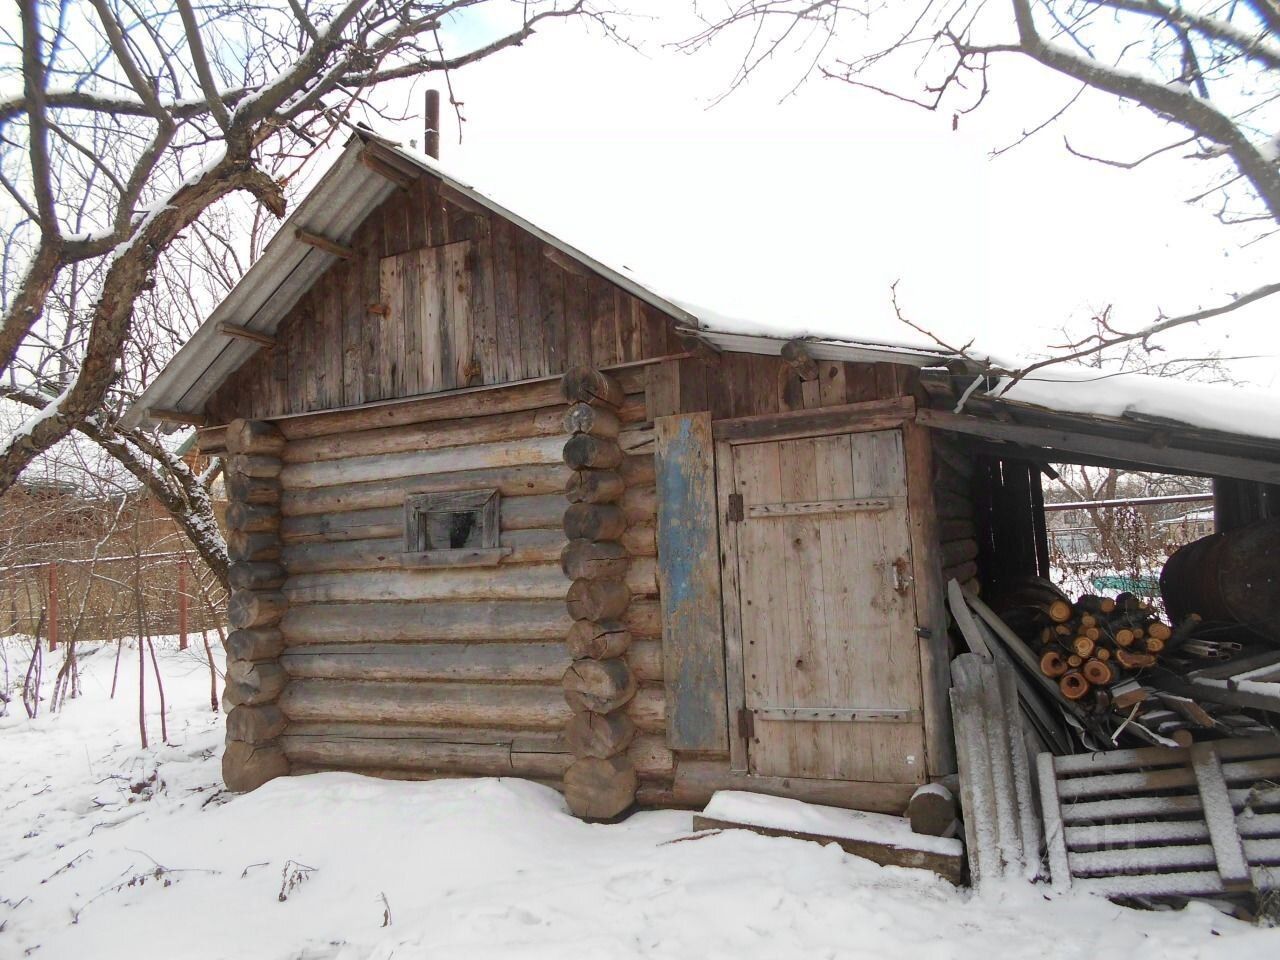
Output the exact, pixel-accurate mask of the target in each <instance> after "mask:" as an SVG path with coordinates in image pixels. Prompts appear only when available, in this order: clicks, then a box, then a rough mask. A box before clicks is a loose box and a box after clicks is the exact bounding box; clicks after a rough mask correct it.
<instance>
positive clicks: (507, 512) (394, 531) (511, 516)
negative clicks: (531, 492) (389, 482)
mask: <svg viewBox="0 0 1280 960" xmlns="http://www.w3.org/2000/svg"><path fill="white" fill-rule="evenodd" d="M404 500H405V496H401V497H400V499H399V500H398V501H397V502H396V503H395V504H394V505H393V506H389V507H375V508H373V509H368V510H349V511H338V512H334V513H318V514H306V515H302V516H292V517H285V518H284V520H283V521H282V522H281V525H280V537H281V539H282V540H283V541H284V542H286V543H306V542H313V541H317V540H324V541H330V542H341V541H347V540H373V539H380V538H389V537H393V536H398V537H400V539H401V541H402V542H403V539H404ZM564 509H565V507H564V497H562V496H560V495H558V494H550V495H548V494H542V495H538V496H529V497H521V496H517V497H506V498H504V499H503V501H502V505H501V509H500V510H499V512H498V527H499V530H501V531H505V532H509V531H512V530H530V529H543V528H545V529H559V528H560V527H561V524H562V523H563V520H564ZM499 542H501V540H499Z"/></svg>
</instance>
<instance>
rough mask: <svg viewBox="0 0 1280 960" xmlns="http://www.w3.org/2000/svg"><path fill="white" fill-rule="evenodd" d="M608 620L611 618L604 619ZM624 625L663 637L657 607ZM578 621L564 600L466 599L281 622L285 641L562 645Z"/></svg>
mask: <svg viewBox="0 0 1280 960" xmlns="http://www.w3.org/2000/svg"><path fill="white" fill-rule="evenodd" d="M605 619H608V618H605ZM621 620H622V621H623V623H625V624H626V626H627V629H629V630H630V631H631V634H632V636H633V637H656V636H660V635H661V632H662V627H661V618H660V613H659V609H658V604H657V602H655V601H641V600H637V601H636V602H635V603H632V604H631V605H630V606H628V607H627V608H626V611H625V613H624V614H623V615H622V617H621ZM572 624H573V620H572V618H570V616H569V614H568V613H567V612H566V611H565V603H564V601H563V600H467V601H438V602H434V603H430V604H420V603H413V604H408V603H385V604H377V605H372V604H365V603H352V604H341V603H335V604H300V605H296V606H293V607H290V608H289V610H288V611H287V612H286V613H285V615H284V618H283V619H282V620H281V622H280V629H281V630H282V631H283V632H284V635H285V640H286V642H287V643H288V644H289V645H290V646H292V645H295V644H306V643H361V642H379V641H406V640H458V641H462V640H557V641H561V642H562V641H563V640H564V637H565V635H566V634H567V633H568V632H569V627H570V626H572Z"/></svg>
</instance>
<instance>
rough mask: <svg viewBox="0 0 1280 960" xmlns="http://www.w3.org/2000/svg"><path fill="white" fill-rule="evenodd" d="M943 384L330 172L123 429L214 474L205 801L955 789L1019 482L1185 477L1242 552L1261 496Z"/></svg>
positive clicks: (1265, 469)
mask: <svg viewBox="0 0 1280 960" xmlns="http://www.w3.org/2000/svg"><path fill="white" fill-rule="evenodd" d="M965 363H966V361H965V360H964V358H962V357H957V356H954V355H951V354H948V353H947V352H946V351H944V350H941V349H928V348H903V347H897V346H893V345H887V344H881V343H874V342H858V341H856V340H833V339H820V338H813V337H809V338H801V337H791V338H787V337H781V336H767V335H762V334H759V333H758V332H756V333H753V332H751V331H749V330H735V329H733V328H732V325H727V326H726V325H725V324H723V323H719V324H717V323H713V322H711V321H710V320H709V319H708V318H706V317H701V316H699V315H698V314H697V313H696V311H694V310H692V309H690V308H688V307H686V306H682V305H681V304H680V303H678V302H676V301H675V300H673V299H670V298H668V297H666V296H664V295H663V294H662V293H661V292H660V291H658V290H655V289H653V288H651V287H649V286H646V285H645V284H643V283H641V282H639V281H638V280H636V279H635V278H633V277H632V276H631V275H630V274H629V273H628V272H627V271H625V270H623V269H618V268H615V267H611V266H609V265H608V264H606V263H603V262H601V261H599V260H597V259H594V258H593V257H592V256H590V255H589V254H588V253H586V252H584V251H582V250H580V249H578V248H576V247H574V246H571V245H569V244H568V243H565V242H564V241H562V240H560V239H558V238H557V237H556V236H554V235H552V234H550V233H548V232H547V231H545V230H542V229H541V228H539V227H538V226H537V225H535V224H533V223H531V222H529V221H527V220H525V219H524V218H522V217H520V216H519V215H518V214H517V213H515V212H513V211H512V210H509V209H507V208H506V207H504V206H502V205H500V204H498V203H497V202H495V201H494V200H492V199H491V198H490V197H488V196H487V195H486V194H485V193H483V192H481V191H480V190H477V189H475V188H474V187H472V186H470V185H469V184H467V183H466V182H464V181H463V180H461V179H459V178H458V177H456V176H454V175H452V174H450V173H448V172H447V171H446V170H445V168H443V167H442V166H441V165H440V164H439V163H438V162H436V161H434V160H432V159H430V158H427V157H424V156H421V155H418V154H416V153H414V152H412V151H408V150H404V149H402V148H400V147H398V146H397V145H395V144H393V143H391V142H388V141H386V140H383V139H381V138H379V137H376V136H374V135H372V134H370V133H365V132H362V133H360V134H358V135H356V136H354V137H353V138H352V139H351V141H350V142H349V143H348V144H347V145H346V147H345V149H344V150H343V152H342V153H341V155H340V156H339V157H338V159H337V160H336V162H335V163H334V164H333V166H332V168H331V169H330V170H329V171H328V172H327V173H326V174H325V175H324V176H323V178H322V179H321V180H320V181H319V182H318V184H317V185H316V186H315V188H314V189H313V190H312V191H311V192H310V194H309V195H308V196H307V197H306V198H305V199H303V200H302V202H301V203H300V204H299V205H298V207H297V208H296V210H295V211H294V212H293V213H292V215H291V216H290V217H289V219H288V221H287V222H286V223H285V224H284V225H283V226H282V227H281V229H280V230H279V232H278V233H277V235H276V236H275V238H274V239H273V240H272V241H271V242H270V244H269V245H268V246H267V248H266V250H265V251H264V253H263V255H262V256H261V258H260V259H259V260H258V261H257V263H255V264H254V265H253V267H252V268H251V269H250V270H249V271H248V273H247V274H246V275H245V277H244V278H243V279H242V280H241V282H240V283H239V284H238V285H237V286H236V287H235V288H234V290H232V292H231V293H230V294H229V295H228V296H227V298H226V299H225V300H224V301H223V302H222V303H221V304H220V305H219V306H218V307H217V308H216V309H215V310H214V311H213V312H212V313H211V314H210V316H209V317H208V318H206V319H205V321H204V322H203V323H202V325H201V326H200V328H199V330H198V331H197V332H196V333H195V334H194V335H193V337H192V338H191V340H190V341H189V342H188V343H187V344H185V345H184V346H183V347H182V348H181V350H179V351H178V352H177V354H176V356H175V357H174V359H173V360H172V362H171V363H170V364H169V365H168V366H167V367H166V368H165V369H164V370H163V371H162V372H161V373H160V374H159V375H158V376H157V378H156V379H155V380H154V382H152V383H151V384H150V386H149V387H148V388H147V390H146V391H145V393H144V394H143V396H142V397H141V398H140V400H139V401H138V403H137V404H136V405H135V406H134V407H133V408H132V410H131V411H130V412H129V413H128V415H127V418H126V420H127V423H129V424H137V423H143V422H151V423H170V424H172V423H182V424H196V425H198V426H199V427H200V430H199V445H200V449H201V451H202V453H206V454H212V455H219V456H224V457H225V458H226V461H225V462H226V475H225V476H226V486H227V492H228V498H229V500H230V503H229V506H228V510H227V527H228V536H227V539H228V548H229V551H230V554H231V557H232V560H233V566H232V569H231V574H230V579H231V584H232V587H233V592H232V594H231V598H230V602H229V609H228V618H229V621H230V624H231V626H232V628H233V632H232V633H231V634H230V635H229V637H228V639H227V643H226V646H227V656H228V667H227V675H226V676H227V681H226V692H225V697H224V706H225V708H226V709H227V711H228V713H227V748H226V752H225V756H224V761H223V772H224V778H225V781H226V784H227V786H228V787H229V788H230V789H233V790H249V789H253V788H255V787H257V786H259V785H260V784H262V783H264V782H266V781H267V780H270V779H272V778H274V777H277V776H282V775H287V774H304V773H308V772H314V771H324V770H349V771H358V772H362V773H365V774H369V775H377V776H387V777H397V778H419V779H424V778H434V777H450V776H494V775H501V776H518V777H525V778H530V779H534V780H538V781H542V782H545V783H548V784H551V785H553V786H555V787H556V788H558V789H562V790H563V791H564V794H565V796H566V800H567V802H568V804H569V806H570V808H571V809H572V810H573V811H574V812H575V813H576V814H578V815H580V816H583V817H586V818H593V819H608V818H612V817H616V816H618V815H620V814H623V813H624V812H625V811H627V810H629V809H631V808H633V807H634V806H637V805H638V806H664V805H666V806H670V805H675V806H693V805H697V804H700V803H703V802H705V801H706V800H707V799H708V798H709V797H710V795H711V794H712V793H713V792H714V791H715V790H717V789H722V788H735V789H747V790H754V791H757V792H764V793H773V794H777V795H784V796H791V797H797V798H801V799H807V800H815V801H819V802H823V803H828V804H834V805H839V806H844V807H851V808H859V809H864V810H875V811H885V812H892V813H900V812H902V810H903V809H904V808H905V806H906V804H907V801H908V799H909V798H910V796H911V795H912V793H913V792H914V791H915V790H916V789H917V788H918V787H919V786H920V785H921V784H924V783H927V782H929V781H931V780H937V779H940V778H944V777H946V776H948V775H949V774H952V773H953V772H954V770H955V749H954V744H953V740H952V733H951V729H950V714H949V710H948V702H947V694H948V688H949V685H950V681H949V672H948V661H949V658H950V656H951V649H950V644H951V641H950V639H949V635H948V617H947V610H946V606H945V603H944V584H945V583H946V582H947V581H948V580H949V579H951V578H955V579H957V580H958V581H960V582H962V583H965V584H967V585H969V587H970V588H971V589H974V590H979V589H981V588H982V585H983V583H984V582H986V581H987V580H989V579H991V578H993V577H997V576H1002V575H1008V574H1011V573H1018V572H1026V571H1031V572H1036V571H1039V572H1042V573H1047V564H1048V560H1047V548H1046V546H1045V534H1044V524H1043V514H1042V513H1039V514H1038V513H1037V509H1036V507H1037V503H1038V498H1039V495H1040V494H1039V491H1040V486H1039V478H1040V475H1041V471H1042V468H1043V466H1044V464H1046V463H1047V462H1049V461H1054V460H1062V459H1072V458H1079V459H1080V460H1081V462H1125V463H1136V464H1140V465H1145V466H1146V467H1148V468H1152V469H1161V468H1167V469H1171V470H1181V471H1183V472H1207V473H1209V474H1211V475H1214V476H1220V477H1223V478H1226V480H1225V482H1229V483H1236V484H1237V486H1236V487H1232V488H1230V489H1231V490H1232V491H1234V496H1235V500H1236V501H1239V502H1240V503H1246V502H1247V503H1251V504H1254V505H1255V506H1254V508H1252V509H1253V512H1252V514H1250V516H1255V515H1257V514H1258V511H1259V510H1260V509H1263V508H1262V507H1258V506H1257V505H1258V504H1262V503H1264V502H1273V501H1267V498H1266V496H1264V494H1265V492H1266V491H1268V490H1271V487H1270V486H1269V485H1271V484H1274V483H1276V482H1277V481H1280V466H1278V465H1277V461H1280V444H1277V443H1276V442H1275V441H1269V440H1264V439H1259V438H1242V437H1233V436H1228V435H1226V434H1224V433H1213V434H1209V433H1206V432H1205V431H1196V430H1191V429H1190V428H1186V427H1185V426H1180V425H1178V424H1174V423H1172V422H1171V421H1168V420H1160V421H1159V422H1155V423H1152V422H1144V421H1135V420H1132V419H1129V418H1122V417H1103V416H1098V415H1095V414H1090V413H1087V412H1086V413H1081V412H1072V411H1071V410H1053V409H1050V408H1048V407H1046V406H1044V405H1041V404H1034V403H1020V402H1018V401H1016V400H1012V399H1008V398H1005V397H999V396H996V395H995V394H994V393H992V392H990V391H987V390H985V389H979V390H976V391H975V390H973V389H972V384H970V381H972V380H973V379H974V378H975V376H976V374H975V373H974V371H973V370H971V369H966V366H965ZM966 386H968V387H969V389H968V390H966V389H965V388H966ZM961 399H963V401H964V402H960V400H961ZM1210 460H1211V461H1212V462H1209V461H1210ZM1206 468H1207V469H1206ZM1242 491H1243V492H1242ZM1259 491H1261V492H1259ZM1247 512H1248V511H1246V513H1247ZM1248 518H1249V517H1246V516H1245V514H1243V513H1242V514H1240V522H1245V520H1247V519H1248Z"/></svg>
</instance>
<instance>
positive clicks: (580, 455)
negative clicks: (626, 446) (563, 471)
mask: <svg viewBox="0 0 1280 960" xmlns="http://www.w3.org/2000/svg"><path fill="white" fill-rule="evenodd" d="M564 462H565V465H566V466H567V467H569V469H571V470H612V469H613V468H614V467H616V466H618V465H619V464H620V463H622V448H621V447H620V446H619V445H618V441H617V440H611V439H605V438H601V437H593V436H591V435H590V434H588V433H575V434H574V435H573V436H572V437H570V438H569V439H568V441H566V442H565V445H564Z"/></svg>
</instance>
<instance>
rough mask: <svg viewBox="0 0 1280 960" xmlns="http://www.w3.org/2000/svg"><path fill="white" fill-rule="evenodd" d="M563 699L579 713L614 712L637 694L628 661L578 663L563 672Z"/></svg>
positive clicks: (587, 661) (633, 675)
mask: <svg viewBox="0 0 1280 960" xmlns="http://www.w3.org/2000/svg"><path fill="white" fill-rule="evenodd" d="M561 682H562V683H563V684H564V699H565V701H566V702H567V703H568V704H569V706H570V707H572V708H573V709H574V710H575V711H577V712H590V713H612V712H613V711H614V710H617V709H618V708H619V707H621V706H624V705H625V704H626V703H627V701H628V700H630V699H631V698H632V697H634V696H635V694H636V687H637V684H636V677H635V674H634V673H632V672H631V668H630V667H629V666H627V662H626V661H625V660H619V659H614V660H575V661H574V662H573V663H572V664H570V666H569V669H568V670H566V671H565V672H564V677H563V678H562V681H561Z"/></svg>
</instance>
